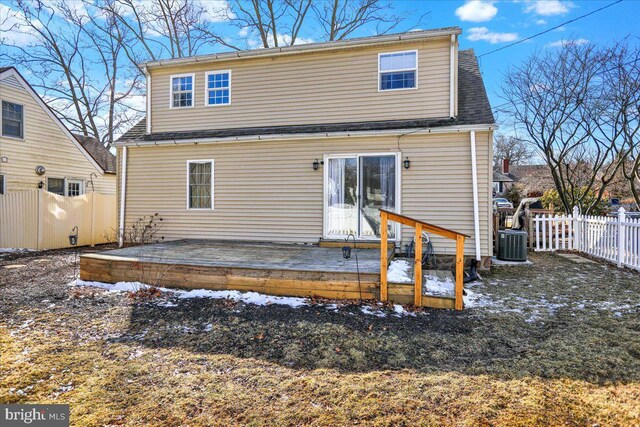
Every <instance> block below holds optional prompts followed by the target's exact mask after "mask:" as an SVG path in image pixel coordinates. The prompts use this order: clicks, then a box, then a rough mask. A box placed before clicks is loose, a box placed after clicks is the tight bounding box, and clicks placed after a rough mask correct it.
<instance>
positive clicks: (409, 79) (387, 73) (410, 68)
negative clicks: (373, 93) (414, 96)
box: [378, 50, 418, 91]
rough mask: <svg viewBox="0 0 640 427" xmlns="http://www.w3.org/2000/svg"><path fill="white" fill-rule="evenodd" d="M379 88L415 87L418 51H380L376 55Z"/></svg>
mask: <svg viewBox="0 0 640 427" xmlns="http://www.w3.org/2000/svg"><path fill="white" fill-rule="evenodd" d="M378 62H379V63H378V74H379V89H380V90H381V91H382V90H397V89H415V88H416V87H417V81H418V79H417V74H418V51H416V50H411V51H407V52H394V53H381V54H380V55H379V57H378Z"/></svg>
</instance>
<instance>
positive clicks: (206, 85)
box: [204, 70, 232, 107]
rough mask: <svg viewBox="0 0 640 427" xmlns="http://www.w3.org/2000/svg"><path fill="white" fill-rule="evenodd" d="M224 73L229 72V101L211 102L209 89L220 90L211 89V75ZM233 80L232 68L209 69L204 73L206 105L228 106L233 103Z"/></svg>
mask: <svg viewBox="0 0 640 427" xmlns="http://www.w3.org/2000/svg"><path fill="white" fill-rule="evenodd" d="M224 73H228V74H229V102H228V103H227V104H209V91H210V90H220V89H219V88H218V89H209V75H210V74H224ZM231 80H232V76H231V70H214V71H207V72H206V73H205V74H204V106H205V107H226V106H229V105H231V84H232V83H231Z"/></svg>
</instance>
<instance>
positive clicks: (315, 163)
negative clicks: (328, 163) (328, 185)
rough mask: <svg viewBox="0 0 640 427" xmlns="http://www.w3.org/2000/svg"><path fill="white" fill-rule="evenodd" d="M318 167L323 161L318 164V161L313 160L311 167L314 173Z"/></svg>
mask: <svg viewBox="0 0 640 427" xmlns="http://www.w3.org/2000/svg"><path fill="white" fill-rule="evenodd" d="M320 165H324V160H323V161H321V162H320V161H318V159H315V160H314V161H313V164H312V166H313V170H314V171H317V170H318V168H319V167H320Z"/></svg>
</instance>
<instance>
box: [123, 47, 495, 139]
mask: <svg viewBox="0 0 640 427" xmlns="http://www.w3.org/2000/svg"><path fill="white" fill-rule="evenodd" d="M458 86H459V88H458V117H457V118H455V119H449V118H438V119H425V118H416V119H411V120H386V121H365V122H346V123H328V124H300V125H293V126H265V127H245V128H233V129H210V130H199V131H180V132H157V133H151V134H149V135H147V134H146V119H142V120H140V121H139V122H138V123H137V124H136V125H135V126H133V127H132V128H131V129H129V130H128V131H127V132H126V133H125V134H124V135H122V136H121V137H120V138H119V139H118V142H145V141H173V140H182V139H201V138H228V137H241V136H253V135H280V134H282V135H284V134H297V133H325V132H356V131H364V130H367V131H369V130H392V129H411V128H427V127H428V128H434V127H443V126H456V125H457V126H460V125H479V124H493V123H495V120H494V118H493V113H492V111H491V105H490V104H489V98H488V97H487V92H486V90H485V87H484V83H483V81H482V76H481V75H480V69H479V67H478V61H477V59H476V56H475V53H474V52H473V50H472V49H469V50H463V51H459V52H458Z"/></svg>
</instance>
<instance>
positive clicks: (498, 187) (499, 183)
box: [493, 159, 515, 196]
mask: <svg viewBox="0 0 640 427" xmlns="http://www.w3.org/2000/svg"><path fill="white" fill-rule="evenodd" d="M514 178H515V177H514V176H513V175H512V174H510V173H509V159H502V164H501V168H494V170H493V195H494V196H502V195H504V193H506V192H507V190H508V189H509V187H511V185H512V183H513V182H514V181H515V179H514Z"/></svg>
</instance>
